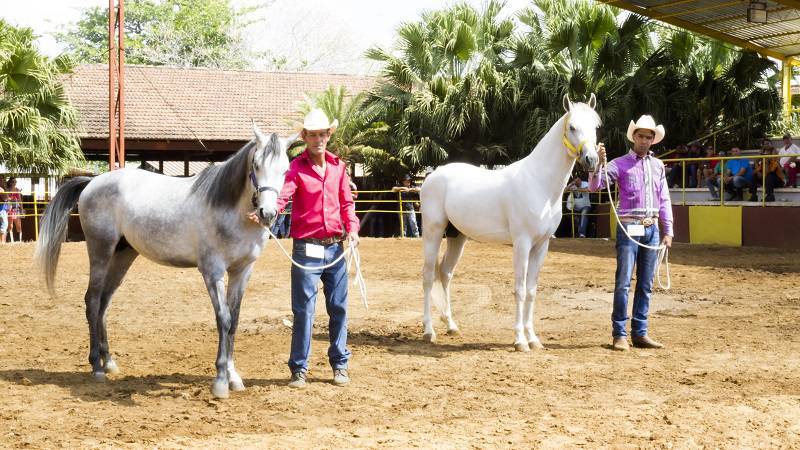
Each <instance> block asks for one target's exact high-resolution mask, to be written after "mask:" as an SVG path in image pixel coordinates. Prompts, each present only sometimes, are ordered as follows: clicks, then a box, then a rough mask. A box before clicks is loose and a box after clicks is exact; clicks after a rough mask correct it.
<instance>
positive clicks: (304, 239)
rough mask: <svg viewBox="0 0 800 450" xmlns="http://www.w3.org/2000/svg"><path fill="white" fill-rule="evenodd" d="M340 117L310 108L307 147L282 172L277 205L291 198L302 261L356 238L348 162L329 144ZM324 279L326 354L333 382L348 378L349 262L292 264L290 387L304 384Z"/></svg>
mask: <svg viewBox="0 0 800 450" xmlns="http://www.w3.org/2000/svg"><path fill="white" fill-rule="evenodd" d="M337 125H338V120H334V121H333V122H329V121H328V117H327V116H326V115H325V113H324V112H323V111H322V110H321V109H318V108H315V109H313V110H311V112H309V113H308V115H306V117H305V120H304V122H303V132H302V134H301V137H302V139H303V141H304V142H305V143H306V150H305V152H303V153H302V154H301V155H300V156H298V157H297V158H295V159H294V160H293V161H292V163H291V165H290V166H289V171H288V172H286V179H285V181H284V185H283V189H282V190H281V193H280V195H279V196H278V210H279V211H283V209H284V208H285V207H286V204H287V203H288V202H289V200H291V201H292V228H291V233H290V236H291V237H292V238H293V251H292V257H293V258H294V260H295V261H297V262H298V263H300V264H302V265H304V266H317V267H322V266H324V265H326V264H330V263H331V262H332V261H333V260H335V259H336V258H338V257H339V256H340V255H341V254H342V253H343V251H344V245H343V241H344V240H345V239H346V238H349V239H350V240H351V241H352V242H353V243H354V244H356V245H357V244H358V240H359V239H358V229H359V222H358V218H357V217H356V214H355V205H354V203H353V195H352V192H351V191H350V177H349V176H348V175H347V165H346V164H345V163H344V162H343V161H342V160H340V159H339V158H338V157H337V156H336V155H334V154H333V153H331V152H329V151H328V150H327V145H328V141H329V140H330V138H331V134H332V133H333V132H334V131H335V130H336V126H337ZM320 280H322V285H323V291H324V293H325V308H326V309H327V311H328V316H329V317H330V320H329V326H328V328H329V338H330V346H329V348H328V360H329V361H330V364H331V367H332V368H333V383H334V384H336V385H345V384H347V383H349V382H350V377H349V374H348V372H347V364H348V361H349V360H350V354H351V353H350V350H348V349H347V264H346V262H345V260H344V259H342V260H340V261H339V262H338V263H337V264H335V265H333V266H331V267H329V268H326V269H317V270H304V269H300V268H298V267H296V266H294V265H293V266H292V313H293V314H294V322H293V325H292V348H291V351H290V353H289V370H291V372H292V378H291V381H290V382H289V386H290V387H294V388H304V387H305V386H306V373H307V372H308V357H309V355H310V353H311V331H312V325H313V323H314V307H315V305H316V300H317V286H318V285H319V281H320Z"/></svg>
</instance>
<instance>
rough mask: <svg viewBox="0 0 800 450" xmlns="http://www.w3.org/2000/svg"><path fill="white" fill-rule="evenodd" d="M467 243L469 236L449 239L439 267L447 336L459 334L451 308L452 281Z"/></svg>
mask: <svg viewBox="0 0 800 450" xmlns="http://www.w3.org/2000/svg"><path fill="white" fill-rule="evenodd" d="M466 243H467V236H466V235H464V234H459V235H458V236H457V237H452V238H447V249H446V250H445V254H444V257H443V258H442V264H441V265H440V266H439V278H440V279H441V280H442V288H443V289H444V302H445V303H444V311H442V318H443V319H444V320H445V321H447V334H457V333H458V325H456V322H455V321H454V320H453V311H452V309H451V307H450V305H451V304H450V281H451V280H452V279H453V273H454V271H455V268H456V264H458V260H459V259H461V255H462V254H463V253H464V245H465V244H466Z"/></svg>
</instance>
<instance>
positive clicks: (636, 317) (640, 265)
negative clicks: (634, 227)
mask: <svg viewBox="0 0 800 450" xmlns="http://www.w3.org/2000/svg"><path fill="white" fill-rule="evenodd" d="M644 230H645V231H644V236H638V237H634V238H633V239H636V240H637V241H638V242H640V243H642V244H645V245H651V246H656V245H658V243H659V233H658V225H657V224H654V225H650V226H649V227H646V228H645V229H644ZM657 259H658V251H657V250H650V249H647V248H642V247H639V246H638V245H636V244H635V243H634V242H633V241H631V240H630V239H629V238H628V236H626V235H625V232H624V231H623V230H622V229H621V228H620V227H619V226H617V274H616V278H615V282H614V309H613V312H612V313H611V331H612V333H611V334H612V336H614V337H620V336H627V333H626V332H625V325H626V323H627V321H628V318H629V317H628V290H630V287H631V275H632V274H633V268H634V266H636V291H635V292H634V294H633V314H632V316H633V317H632V318H631V335H633V336H634V337H639V336H644V335H645V334H647V312H648V310H649V309H650V297H652V295H653V278H654V276H655V273H654V271H655V267H656V260H657Z"/></svg>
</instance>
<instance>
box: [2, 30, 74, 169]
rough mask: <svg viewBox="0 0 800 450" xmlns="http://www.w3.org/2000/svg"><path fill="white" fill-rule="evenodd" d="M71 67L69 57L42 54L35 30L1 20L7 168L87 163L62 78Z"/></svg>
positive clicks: (4, 159) (3, 118)
mask: <svg viewBox="0 0 800 450" xmlns="http://www.w3.org/2000/svg"><path fill="white" fill-rule="evenodd" d="M72 68H73V64H72V62H71V60H70V59H69V58H68V57H66V56H62V57H58V58H55V59H52V60H51V59H48V58H46V57H44V56H42V55H40V54H39V53H38V52H37V50H36V49H35V48H34V46H33V32H32V30H31V29H29V28H15V27H12V26H11V25H9V24H8V23H7V22H5V21H4V20H0V91H2V98H0V162H2V163H3V164H5V166H6V167H7V168H8V169H10V170H14V171H20V172H34V173H47V172H49V171H56V172H64V171H65V170H66V169H67V168H68V167H70V166H73V165H75V164H77V163H80V162H82V161H83V159H84V158H83V153H82V152H81V149H80V145H79V140H78V137H77V135H76V134H75V130H76V129H77V126H78V117H77V112H76V110H75V109H74V108H73V107H72V106H71V105H70V104H69V101H68V99H67V97H66V95H65V92H64V87H63V85H62V84H61V83H60V82H59V77H60V76H63V75H65V74H67V73H70V72H71V71H72Z"/></svg>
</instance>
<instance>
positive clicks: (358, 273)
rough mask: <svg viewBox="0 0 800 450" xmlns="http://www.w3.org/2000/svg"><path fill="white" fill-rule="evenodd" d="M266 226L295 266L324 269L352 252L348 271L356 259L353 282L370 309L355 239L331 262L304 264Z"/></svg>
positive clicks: (306, 268) (366, 306)
mask: <svg viewBox="0 0 800 450" xmlns="http://www.w3.org/2000/svg"><path fill="white" fill-rule="evenodd" d="M264 228H266V230H267V233H269V235H270V237H272V240H273V241H275V243H276V244H278V248H280V249H281V251H282V252H283V254H284V255H286V257H287V258H289V261H291V262H292V264H294V266H295V267H297V268H299V269H302V270H320V269H323V270H324V269H327V268H329V267H333V266H335V265H336V264H338V263H339V261H341V260H342V258H344V257H345V256H347V254H348V253H349V254H351V258H350V259H349V260H348V261H347V272H348V273H349V272H350V266H352V264H353V261H355V264H356V275H355V280H353V284H354V285H357V286H358V291H359V293H360V294H361V302H362V303H364V308H366V309H369V305H368V304H367V283H366V282H365V281H364V275H363V274H362V273H361V254H360V253H359V252H358V248H357V247H356V245H355V244H353V241H350V246H349V247H348V248H346V249H345V251H343V252H342V254H341V255H339V257H338V258H336V259H334V260H333V261H331V262H330V263H328V264H325V265H324V266H304V265H302V264H300V263H298V262H297V261H295V260H294V258H292V256H291V255H290V254H289V253H288V252H287V251H286V249H285V248H283V245H282V244H281V241H280V240H278V238H277V237H275V235H274V234H272V230H271V229H269V227H264Z"/></svg>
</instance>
